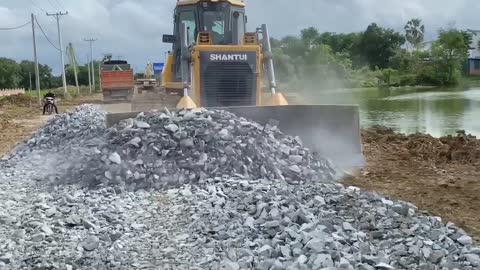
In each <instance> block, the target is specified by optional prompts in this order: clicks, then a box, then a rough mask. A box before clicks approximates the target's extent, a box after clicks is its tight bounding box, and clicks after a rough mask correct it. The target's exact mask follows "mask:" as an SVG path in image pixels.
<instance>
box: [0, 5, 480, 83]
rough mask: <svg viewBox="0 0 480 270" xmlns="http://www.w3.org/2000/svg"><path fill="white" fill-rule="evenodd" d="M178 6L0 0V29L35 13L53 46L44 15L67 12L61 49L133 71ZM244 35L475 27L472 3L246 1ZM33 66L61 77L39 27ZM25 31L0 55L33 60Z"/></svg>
mask: <svg viewBox="0 0 480 270" xmlns="http://www.w3.org/2000/svg"><path fill="white" fill-rule="evenodd" d="M175 2H176V0H82V1H78V0H49V1H47V0H0V27H10V26H16V25H21V24H23V23H25V22H26V21H28V20H29V19H30V13H32V12H33V13H35V14H36V15H37V18H38V20H39V22H40V23H41V24H42V27H43V29H44V30H45V32H46V34H47V35H48V37H49V38H50V39H51V41H52V42H54V44H55V45H57V43H58V41H57V40H58V39H57V26H56V22H55V20H54V19H53V18H52V17H47V16H46V15H45V12H44V11H49V12H54V11H58V10H62V11H63V10H65V9H66V10H68V11H69V14H68V15H67V16H63V17H62V18H61V28H62V34H63V41H64V46H66V45H67V44H68V43H69V42H71V43H72V44H73V46H74V48H75V50H76V53H77V56H78V58H79V60H80V62H83V63H84V62H86V60H87V55H88V54H89V47H88V43H87V42H85V41H83V38H86V37H95V38H98V41H96V42H95V43H94V54H95V58H97V59H98V58H101V57H102V54H104V53H112V54H113V55H114V56H122V57H123V58H124V59H127V60H128V61H130V62H131V63H132V64H133V67H134V68H135V69H136V70H139V71H141V70H143V69H144V66H145V64H146V62H147V61H162V60H163V58H164V52H166V51H167V50H169V49H170V45H168V44H163V43H162V42H161V41H162V34H165V33H171V32H172V30H173V25H172V21H173V19H172V17H173V16H172V12H173V8H174V5H175ZM246 2H247V4H248V5H247V14H248V17H249V29H250V31H252V30H254V29H255V27H257V26H260V25H261V24H263V23H266V24H268V25H269V28H270V32H271V34H272V36H275V37H282V36H285V35H296V34H298V33H299V31H300V30H301V29H303V28H306V27H309V26H315V27H317V28H318V29H319V30H320V31H329V32H352V31H363V30H364V29H365V28H366V27H367V26H368V24H370V23H371V22H377V23H378V24H379V25H383V26H387V27H391V28H394V29H396V30H397V31H403V26H404V24H405V22H406V21H408V20H409V19H411V18H413V17H418V18H421V19H422V20H423V22H424V23H425V25H426V29H427V39H433V38H434V37H435V35H436V32H437V30H438V28H440V27H445V26H447V25H448V24H449V23H450V22H455V23H456V26H457V27H459V28H473V27H475V25H476V23H477V21H478V20H477V16H478V15H477V10H480V1H478V0H456V1H449V0H337V1H331V0H301V1H291V0H246ZM37 43H38V53H39V60H40V61H41V62H42V63H46V64H48V65H50V66H51V67H53V68H54V71H55V72H56V73H57V74H58V73H59V71H60V56H59V52H58V51H56V50H55V49H54V48H53V47H52V46H51V45H50V44H49V43H48V42H47V41H46V40H45V38H44V37H43V35H42V33H41V32H40V31H39V29H37ZM32 51H33V49H32V34H31V27H30V26H27V27H24V28H22V29H18V30H15V31H0V57H9V58H13V59H16V60H22V59H32V58H33V56H32V55H33V52H32Z"/></svg>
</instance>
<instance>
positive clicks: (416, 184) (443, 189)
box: [346, 127, 480, 240]
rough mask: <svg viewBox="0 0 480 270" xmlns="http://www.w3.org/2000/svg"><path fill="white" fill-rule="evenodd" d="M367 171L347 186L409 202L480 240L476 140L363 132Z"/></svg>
mask: <svg viewBox="0 0 480 270" xmlns="http://www.w3.org/2000/svg"><path fill="white" fill-rule="evenodd" d="M362 137H363V146H364V152H365V156H366V159H367V167H366V168H365V169H363V170H362V171H361V172H360V174H359V175H358V176H355V177H351V178H349V179H346V184H349V185H354V186H358V187H361V188H363V189H367V190H371V191H376V192H379V193H382V194H384V195H389V196H391V197H393V198H396V199H401V200H404V201H409V202H412V203H414V204H415V205H417V206H418V207H419V208H420V209H421V210H426V211H428V212H429V213H430V214H433V215H437V216H440V217H442V218H443V220H444V221H450V222H453V223H455V224H457V225H459V226H461V227H462V228H464V229H465V230H467V231H468V232H469V233H470V234H472V235H473V236H474V237H476V240H480V140H479V139H477V138H475V137H473V136H468V135H466V134H464V133H459V134H458V135H457V136H450V137H444V138H440V139H437V138H433V137H431V136H429V135H424V134H417V135H409V136H405V135H402V134H396V133H394V132H393V131H392V130H390V129H387V128H383V127H375V128H371V129H367V130H363V132H362Z"/></svg>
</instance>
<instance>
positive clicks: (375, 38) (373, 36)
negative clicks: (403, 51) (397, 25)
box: [357, 23, 405, 69]
mask: <svg viewBox="0 0 480 270" xmlns="http://www.w3.org/2000/svg"><path fill="white" fill-rule="evenodd" d="M404 43H405V37H404V36H403V35H402V34H400V33H398V32H395V31H394V30H392V29H386V28H382V27H379V26H378V25H377V24H376V23H372V24H370V25H369V26H368V27H367V30H366V31H365V32H364V33H363V35H362V36H361V38H360V41H359V44H358V48H357V50H358V51H357V53H358V55H359V56H361V60H363V61H365V62H366V63H367V64H369V65H370V68H371V69H374V68H376V67H378V68H381V69H383V68H387V67H389V61H390V58H391V57H392V56H393V55H394V54H395V51H396V50H398V49H399V48H400V47H401V46H402V45H403V44H404Z"/></svg>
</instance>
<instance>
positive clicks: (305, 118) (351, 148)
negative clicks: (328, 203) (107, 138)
mask: <svg viewBox="0 0 480 270" xmlns="http://www.w3.org/2000/svg"><path fill="white" fill-rule="evenodd" d="M207 109H220V110H225V111H229V112H232V113H234V114H236V115H238V116H242V117H245V118H246V119H250V120H253V121H255V122H257V123H259V124H262V125H265V124H267V123H269V121H270V120H272V119H273V120H277V121H278V122H279V123H278V128H279V129H280V130H281V131H282V132H283V133H285V134H288V135H291V136H298V137H299V138H300V139H301V141H302V142H303V145H304V146H305V147H307V148H309V149H310V150H311V151H312V152H314V153H318V154H319V155H320V156H322V157H326V158H328V159H330V160H331V161H332V163H333V164H334V165H336V166H338V167H339V168H341V169H343V170H351V169H355V168H359V167H363V166H364V165H365V159H364V157H363V154H362V145H361V132H360V116H359V108H358V106H355V105H287V106H235V107H216V108H207ZM172 110H175V109H172ZM138 113H139V112H130V113H114V114H107V123H106V124H107V127H110V126H112V125H114V124H116V123H118V122H119V121H121V120H123V119H127V118H134V117H136V115H137V114H138Z"/></svg>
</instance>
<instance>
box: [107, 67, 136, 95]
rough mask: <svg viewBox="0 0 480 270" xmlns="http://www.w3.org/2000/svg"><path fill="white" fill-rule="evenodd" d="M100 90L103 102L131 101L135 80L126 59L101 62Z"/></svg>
mask: <svg viewBox="0 0 480 270" xmlns="http://www.w3.org/2000/svg"><path fill="white" fill-rule="evenodd" d="M101 74H102V80H101V82H102V83H101V86H102V92H103V102H104V103H118V102H120V103H121V102H130V101H132V97H133V92H134V87H135V80H134V77H133V69H132V68H131V67H130V64H128V62H127V61H124V60H109V61H104V62H103V63H102V72H101Z"/></svg>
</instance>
